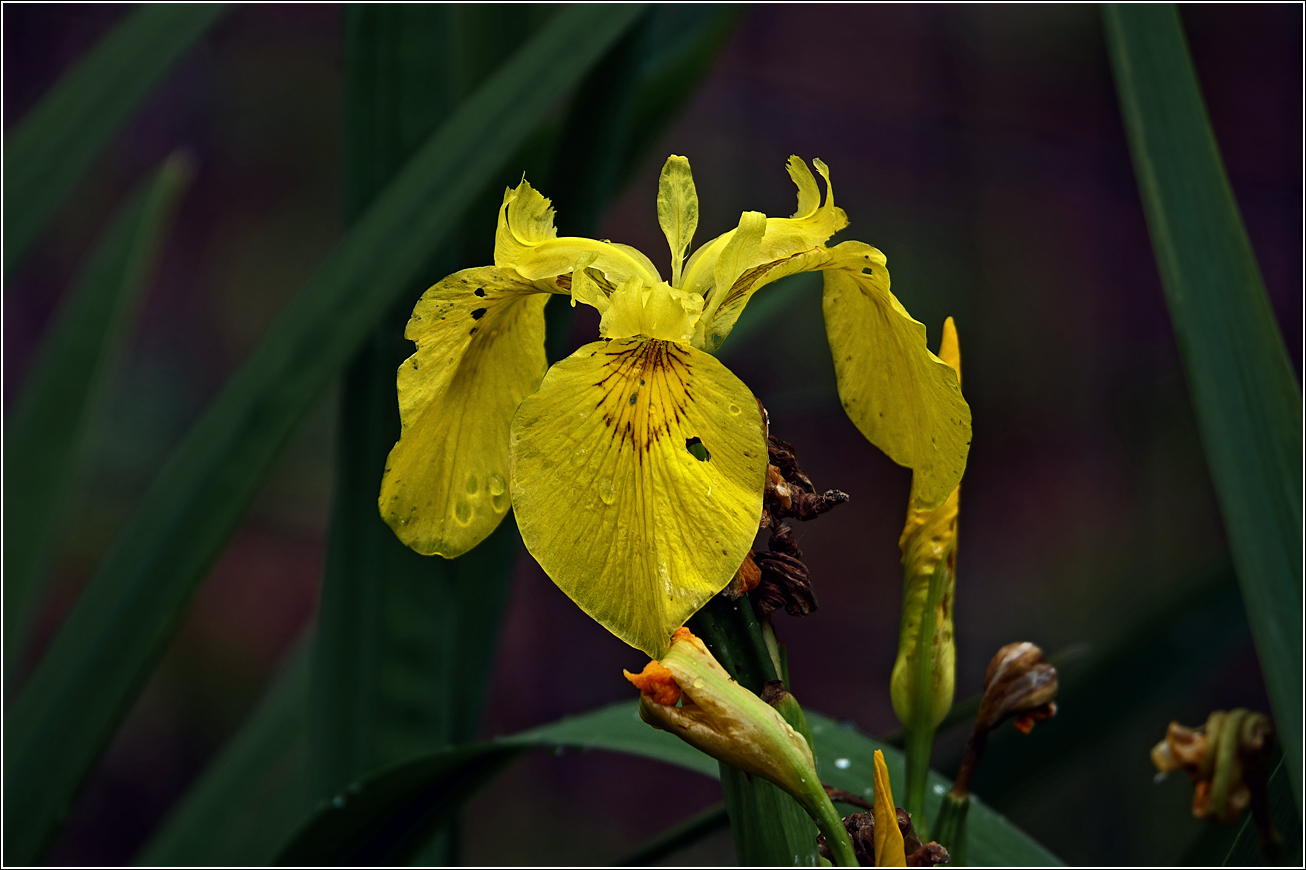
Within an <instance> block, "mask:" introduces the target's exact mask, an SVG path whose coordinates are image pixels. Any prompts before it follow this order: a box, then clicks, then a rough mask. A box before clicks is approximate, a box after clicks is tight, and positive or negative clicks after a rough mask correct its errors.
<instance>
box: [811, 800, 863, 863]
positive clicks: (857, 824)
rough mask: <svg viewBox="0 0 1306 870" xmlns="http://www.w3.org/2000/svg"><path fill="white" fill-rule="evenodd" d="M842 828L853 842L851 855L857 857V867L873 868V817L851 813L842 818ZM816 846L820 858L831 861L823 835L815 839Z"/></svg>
mask: <svg viewBox="0 0 1306 870" xmlns="http://www.w3.org/2000/svg"><path fill="white" fill-rule="evenodd" d="M843 827H844V830H846V831H847V832H848V838H849V839H850V840H852V842H853V854H854V855H856V856H857V863H858V865H859V866H862V867H874V866H875V817H874V816H872V815H871V814H870V813H853V814H852V815H851V816H846V817H845V818H844V820H843ZM816 846H817V848H818V849H819V850H820V852H821V857H823V858H825V859H826V860H827V861H831V860H833V856H832V855H831V853H830V847H829V845H828V844H827V843H826V842H825V835H820V836H818V837H817V838H816Z"/></svg>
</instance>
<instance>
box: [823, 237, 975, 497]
mask: <svg viewBox="0 0 1306 870" xmlns="http://www.w3.org/2000/svg"><path fill="white" fill-rule="evenodd" d="M830 254H831V255H832V259H831V261H830V263H828V264H827V265H826V266H825V267H824V268H825V293H824V296H823V299H822V308H823V310H824V312H825V332H826V336H827V337H828V338H829V340H830V353H831V354H832V355H833V357H834V371H835V376H836V378H837V379H838V386H839V398H840V400H841V401H842V402H843V407H844V410H845V411H846V412H847V414H848V418H849V419H850V420H852V421H853V424H854V425H856V426H857V428H858V429H859V430H861V433H862V434H863V435H865V436H866V438H867V439H868V440H869V441H870V442H871V443H872V444H874V445H875V446H876V447H879V448H880V449H881V450H883V451H884V452H885V453H886V454H888V456H889V458H890V459H892V460H893V461H894V462H896V463H898V464H899V465H905V466H907V467H908V468H910V469H912V471H913V473H914V474H913V477H912V490H913V493H914V504H913V506H914V507H916V508H917V509H920V510H933V509H934V508H936V507H938V506H939V505H940V504H942V503H943V501H944V499H946V498H947V497H948V494H949V493H951V492H952V491H953V490H954V489H955V488H956V487H957V484H958V483H960V482H961V475H962V472H963V471H965V469H966V456H967V454H968V452H969V451H970V406H968V405H967V404H966V400H965V399H963V398H962V396H961V388H960V386H959V385H958V383H957V372H956V371H954V370H953V368H952V367H951V366H949V365H948V364H947V363H946V362H944V361H943V360H941V359H939V358H938V357H936V356H935V355H934V354H932V353H930V352H929V349H928V348H927V347H926V345H925V325H924V324H922V323H921V322H920V321H918V320H914V319H912V316H911V315H910V314H908V313H907V310H906V309H905V308H903V307H902V304H901V303H900V302H899V301H898V300H897V299H896V298H895V297H894V295H893V294H892V293H890V292H889V272H888V270H887V269H886V268H885V265H884V262H885V261H884V255H883V254H882V253H880V252H879V251H878V250H876V249H875V248H873V247H871V246H870V245H866V244H863V243H861V242H844V243H843V244H841V245H838V246H836V247H834V248H831V249H830ZM863 269H865V270H866V271H863Z"/></svg>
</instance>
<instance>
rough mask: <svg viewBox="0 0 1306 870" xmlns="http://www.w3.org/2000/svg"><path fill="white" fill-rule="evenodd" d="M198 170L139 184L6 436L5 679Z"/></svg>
mask: <svg viewBox="0 0 1306 870" xmlns="http://www.w3.org/2000/svg"><path fill="white" fill-rule="evenodd" d="M191 175H192V169H191V166H190V163H189V161H188V160H187V159H186V158H185V157H183V156H181V155H180V154H177V155H173V156H172V157H170V158H169V159H168V160H167V161H165V162H164V163H163V165H162V166H160V167H159V169H158V170H157V171H156V172H154V174H152V175H151V176H150V177H149V178H148V179H146V180H145V181H144V182H142V183H141V184H140V186H139V187H138V188H137V189H136V191H135V192H134V193H133V194H132V196H131V198H130V199H129V200H128V201H127V202H126V203H125V204H124V205H123V207H122V208H121V209H120V210H119V212H118V214H117V215H116V216H115V217H114V219H113V221H112V223H111V224H110V225H109V227H108V229H107V230H106V231H105V233H104V235H103V237H102V238H101V240H100V242H99V244H98V245H97V246H96V249H95V252H94V253H93V254H92V255H91V259H90V262H89V263H87V266H86V269H85V270H84V271H83V272H82V274H81V275H80V277H79V278H78V279H77V283H76V285H75V286H74V287H73V290H72V292H71V293H69V295H68V298H67V299H66V300H65V301H64V303H63V306H62V308H61V309H60V311H59V314H58V315H57V317H56V318H55V321H54V324H53V326H51V327H50V332H49V334H48V335H47V337H46V339H45V341H44V342H43V344H42V346H41V349H40V352H39V354H38V356H37V359H36V361H35V362H34V363H33V365H32V371H31V374H30V375H29V376H28V378H27V382H26V384H25V385H24V387H23V392H22V394H21V395H20V396H19V397H18V401H17V402H16V403H15V405H14V410H13V413H12V414H10V415H9V421H8V422H9V426H8V431H7V432H6V433H5V434H6V437H5V458H6V459H7V460H8V461H6V463H5V475H4V500H5V504H7V505H8V506H9V508H10V510H9V512H8V514H7V516H6V517H5V547H4V636H5V640H4V653H5V671H6V672H5V677H6V682H8V678H9V676H10V675H11V674H12V673H13V670H14V667H15V666H16V665H17V663H18V662H17V659H18V658H19V656H20V654H21V652H22V649H23V641H24V638H25V637H26V634H27V629H28V628H29V623H30V620H31V616H32V609H33V607H34V605H35V604H36V603H37V601H38V595H37V591H38V589H39V585H40V580H41V576H42V573H43V571H44V569H45V567H46V562H47V560H48V558H49V549H50V545H51V544H52V543H53V541H54V539H55V538H56V537H57V534H58V518H59V508H60V506H61V505H62V504H63V501H64V499H65V497H66V496H67V493H68V487H69V485H70V483H71V482H72V473H73V471H74V469H75V468H76V462H77V458H78V455H79V453H80V448H81V447H82V445H83V442H84V439H85V435H86V429H87V425H88V423H89V421H90V419H91V417H92V415H93V414H94V411H95V408H96V406H97V404H98V403H99V401H100V400H101V398H102V396H103V392H104V387H105V385H106V383H107V381H108V374H109V372H110V371H111V370H112V367H113V361H114V360H115V359H116V358H117V356H118V354H119V352H120V351H121V349H122V346H123V344H124V343H125V341H126V339H127V337H128V335H129V332H130V330H129V326H130V324H131V323H132V322H133V320H134V319H135V312H136V309H137V306H138V303H139V302H140V299H141V297H142V295H143V293H144V289H145V286H146V284H147V283H148V279H149V276H150V273H151V270H152V267H153V265H154V262H155V260H156V257H157V253H158V250H159V247H160V244H161V242H162V239H163V236H164V234H165V233H166V231H167V228H168V226H169V224H170V223H171V217H172V213H173V209H174V207H175V206H176V203H177V201H178V199H179V198H180V196H181V194H182V192H183V191H184V190H185V188H186V186H187V185H188V184H189V182H190V178H191Z"/></svg>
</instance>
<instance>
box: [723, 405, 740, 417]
mask: <svg viewBox="0 0 1306 870" xmlns="http://www.w3.org/2000/svg"><path fill="white" fill-rule="evenodd" d="M726 410H727V411H729V412H730V413H731V414H732V415H734V416H738V415H739V406H738V405H736V404H734V403H731V405H730V407H729V408H727V409H726Z"/></svg>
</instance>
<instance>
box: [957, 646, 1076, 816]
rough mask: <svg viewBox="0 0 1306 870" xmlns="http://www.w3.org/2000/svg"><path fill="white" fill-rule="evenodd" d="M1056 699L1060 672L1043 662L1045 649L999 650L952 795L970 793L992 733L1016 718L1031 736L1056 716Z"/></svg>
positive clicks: (1017, 723) (987, 672) (1012, 647)
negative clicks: (1038, 722) (1036, 724)
mask: <svg viewBox="0 0 1306 870" xmlns="http://www.w3.org/2000/svg"><path fill="white" fill-rule="evenodd" d="M1056 697H1057V669H1056V668H1054V667H1052V665H1050V664H1048V663H1047V662H1045V661H1044V660H1043V650H1041V649H1039V648H1038V647H1037V646H1035V645H1034V644H1032V643H1028V642H1023V643H1009V644H1007V645H1006V646H1004V647H1003V648H1002V649H1000V650H998V653H997V655H995V656H994V657H993V660H992V661H990V662H989V667H988V670H987V671H986V672H985V674H984V698H983V700H981V701H980V709H979V715H978V716H976V717H975V730H974V731H973V732H971V736H970V740H969V741H968V742H967V743H966V755H965V757H964V758H963V759H962V762H961V770H960V771H959V772H958V773H957V780H956V782H955V783H954V784H953V786H952V791H951V792H950V794H951V795H952V796H953V798H954V799H960V798H963V797H965V796H967V795H968V794H969V793H970V781H971V779H972V778H973V777H974V776H975V769H976V768H977V767H978V766H979V760H980V758H982V757H983V755H984V750H985V749H986V748H987V747H988V740H989V732H991V731H992V730H993V729H994V728H997V727H998V726H999V725H1001V724H1002V723H1003V722H1005V721H1006V720H1008V719H1011V718H1013V717H1014V718H1015V720H1016V723H1015V724H1016V728H1017V729H1018V730H1019V731H1020V732H1021V733H1023V734H1028V733H1029V731H1030V729H1031V728H1033V727H1034V722H1035V720H1039V719H1050V718H1052V716H1053V715H1055V714H1056V712H1057V705H1056Z"/></svg>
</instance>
